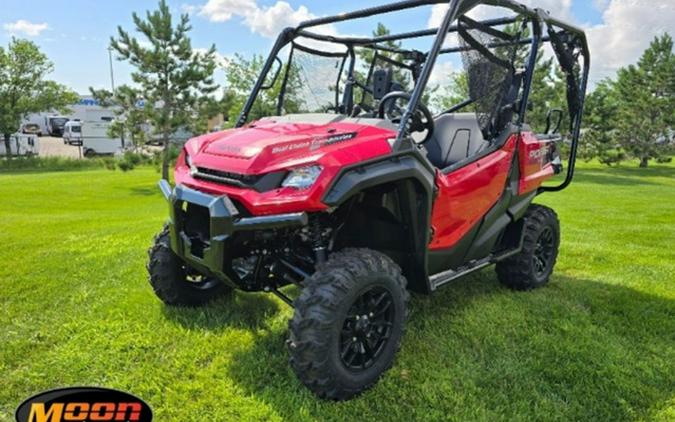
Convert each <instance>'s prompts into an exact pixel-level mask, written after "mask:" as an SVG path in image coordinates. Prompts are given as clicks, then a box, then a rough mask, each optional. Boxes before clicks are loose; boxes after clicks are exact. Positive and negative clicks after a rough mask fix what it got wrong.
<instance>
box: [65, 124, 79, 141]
mask: <svg viewBox="0 0 675 422" xmlns="http://www.w3.org/2000/svg"><path fill="white" fill-rule="evenodd" d="M63 143H64V144H68V145H82V122H80V121H77V120H71V121H69V122H68V123H66V125H65V126H63Z"/></svg>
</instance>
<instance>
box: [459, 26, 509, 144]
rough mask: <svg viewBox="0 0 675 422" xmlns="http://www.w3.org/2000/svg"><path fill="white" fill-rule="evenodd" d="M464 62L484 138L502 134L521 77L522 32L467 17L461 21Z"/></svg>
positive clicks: (507, 121)
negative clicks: (519, 42) (512, 31)
mask: <svg viewBox="0 0 675 422" xmlns="http://www.w3.org/2000/svg"><path fill="white" fill-rule="evenodd" d="M459 22H460V29H459V31H458V32H459V40H460V47H461V49H462V62H463V65H464V70H465V72H466V76H467V84H468V92H469V97H470V99H471V100H473V101H474V102H473V108H474V110H475V111H476V116H477V118H478V125H479V127H480V128H481V130H482V132H483V136H484V137H485V139H492V138H493V137H495V136H496V135H497V134H499V133H500V132H501V131H502V130H503V129H504V128H505V127H506V125H507V124H508V123H509V122H510V121H511V119H512V117H513V107H510V106H512V105H513V103H514V102H515V101H516V100H517V97H518V93H519V91H520V85H521V83H522V80H521V79H522V78H521V76H520V75H519V74H517V73H516V67H515V66H516V65H515V63H516V61H517V59H518V53H519V51H522V49H519V46H518V43H517V41H518V40H519V38H520V35H519V34H515V35H512V34H509V33H506V32H502V31H498V30H496V29H493V28H490V27H487V26H484V25H482V24H480V23H478V22H475V21H473V20H471V19H469V18H467V17H462V18H460V20H459Z"/></svg>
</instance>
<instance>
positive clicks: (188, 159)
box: [185, 151, 197, 176]
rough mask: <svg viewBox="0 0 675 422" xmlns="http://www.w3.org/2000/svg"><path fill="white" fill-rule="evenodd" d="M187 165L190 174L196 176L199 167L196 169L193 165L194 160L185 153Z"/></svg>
mask: <svg viewBox="0 0 675 422" xmlns="http://www.w3.org/2000/svg"><path fill="white" fill-rule="evenodd" d="M185 164H187V166H188V167H189V168H190V174H191V175H193V176H194V174H195V173H197V167H195V165H194V164H192V158H191V157H190V154H188V153H187V151H185Z"/></svg>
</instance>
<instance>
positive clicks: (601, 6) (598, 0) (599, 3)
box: [593, 0, 610, 12]
mask: <svg viewBox="0 0 675 422" xmlns="http://www.w3.org/2000/svg"><path fill="white" fill-rule="evenodd" d="M609 1H610V0H593V6H595V8H596V9H598V10H599V11H601V12H602V11H603V10H605V9H606V8H607V5H608V4H609Z"/></svg>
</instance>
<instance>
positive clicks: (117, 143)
mask: <svg viewBox="0 0 675 422" xmlns="http://www.w3.org/2000/svg"><path fill="white" fill-rule="evenodd" d="M111 120H112V119H108V118H106V119H101V120H97V121H85V122H81V139H82V153H83V154H84V156H85V157H92V156H94V155H109V154H118V153H121V152H122V151H123V150H124V141H123V140H122V139H121V138H111V137H110V136H108V128H109V127H110V125H111V123H112V121H111Z"/></svg>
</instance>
